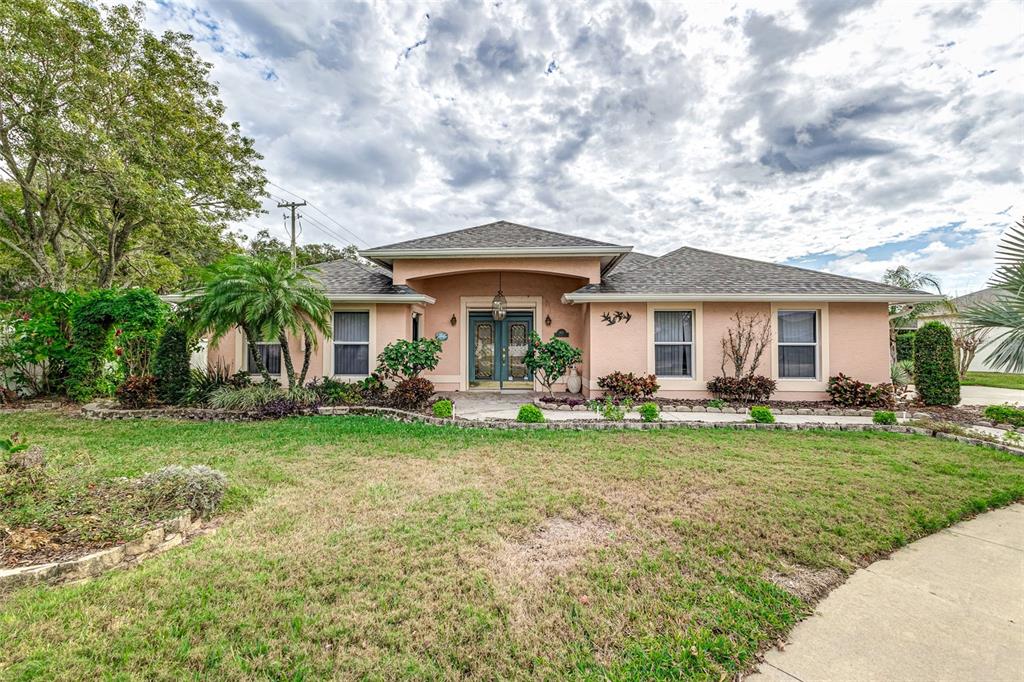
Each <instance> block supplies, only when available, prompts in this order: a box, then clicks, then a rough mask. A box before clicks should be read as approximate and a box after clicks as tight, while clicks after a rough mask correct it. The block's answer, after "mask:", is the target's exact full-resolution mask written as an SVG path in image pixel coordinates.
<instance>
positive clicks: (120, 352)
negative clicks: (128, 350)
mask: <svg viewBox="0 0 1024 682" xmlns="http://www.w3.org/2000/svg"><path fill="white" fill-rule="evenodd" d="M114 355H116V356H117V357H121V356H122V355H124V348H121V346H118V347H116V348H115V349H114Z"/></svg>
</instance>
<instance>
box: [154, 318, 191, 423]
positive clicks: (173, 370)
mask: <svg viewBox="0 0 1024 682" xmlns="http://www.w3.org/2000/svg"><path fill="white" fill-rule="evenodd" d="M190 356H191V352H190V350H189V346H188V334H186V333H185V331H184V330H183V329H182V328H181V327H180V326H178V325H176V324H171V325H168V326H167V328H166V329H165V330H164V334H163V336H161V337H160V345H158V346H157V348H156V358H154V360H153V376H155V377H156V394H157V397H158V398H160V400H162V401H163V402H165V403H168V404H171V405H180V404H181V402H182V401H183V400H184V398H185V392H186V391H188V383H189V377H190V374H189V359H190Z"/></svg>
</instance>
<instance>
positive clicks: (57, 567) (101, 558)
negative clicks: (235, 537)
mask: <svg viewBox="0 0 1024 682" xmlns="http://www.w3.org/2000/svg"><path fill="white" fill-rule="evenodd" d="M213 531H214V529H213V528H212V527H209V526H208V527H206V528H205V529H204V528H203V520H202V519H201V518H199V517H193V516H192V514H191V513H184V514H181V515H180V516H176V517H174V518H172V519H169V520H167V521H164V522H162V523H161V524H159V525H158V526H156V527H155V528H152V529H150V530H148V531H146V532H145V533H143V534H142V536H141V537H138V538H136V539H134V540H129V541H128V542H125V543H122V544H120V545H116V546H114V547H107V548H106V549H101V550H99V551H98V552H92V553H91V554H86V555H85V556H81V557H78V558H77V559H69V560H67V561H54V562H49V563H45V564H34V565H32V566H19V567H17V568H5V569H0V594H3V593H5V592H10V591H11V590H14V589H17V588H20V587H26V586H28V585H35V584H38V583H46V584H49V585H59V584H62V583H77V582H85V581H87V580H92V579H93V578H95V577H97V576H99V575H102V574H103V573H106V572H107V571H110V570H113V569H115V568H128V567H130V566H135V565H136V564H138V563H140V562H141V561H143V560H145V559H148V558H150V557H153V556H156V555H157V554H162V553H164V552H166V551H167V550H170V549H173V548H175V547H177V546H178V545H180V544H182V543H183V542H185V540H187V539H190V538H192V537H194V536H196V535H198V534H200V533H203V534H206V533H212V532H213Z"/></svg>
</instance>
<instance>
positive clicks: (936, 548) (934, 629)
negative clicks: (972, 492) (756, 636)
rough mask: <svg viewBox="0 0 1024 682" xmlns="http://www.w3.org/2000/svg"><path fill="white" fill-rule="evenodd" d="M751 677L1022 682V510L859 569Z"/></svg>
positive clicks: (764, 681)
mask: <svg viewBox="0 0 1024 682" xmlns="http://www.w3.org/2000/svg"><path fill="white" fill-rule="evenodd" d="M747 680H751V681H753V680H756V681H758V682H775V681H778V682H793V681H794V680H798V681H802V682H812V681H817V680H836V681H845V680H851V681H852V680H894V681H895V680H900V681H901V682H910V681H914V680H921V681H922V682H923V681H926V680H927V681H929V682H935V681H938V680H951V681H952V680H971V681H973V680H977V681H978V682H982V681H984V682H1020V680H1024V505H1021V504H1017V505H1013V506H1011V507H1007V508H1005V509H1000V510H997V511H993V512H989V513H987V514H983V515H981V516H979V517H977V518H975V519H972V520H970V521H966V522H963V523H959V524H957V525H955V526H953V527H951V528H949V529H947V530H944V531H940V532H938V533H935V534H934V535H930V536H928V537H926V538H923V539H921V540H918V541H917V542H914V543H912V544H910V545H908V546H907V547H905V548H903V549H901V550H899V551H898V552H896V553H894V554H893V555H892V556H891V557H890V558H889V559H885V560H882V561H876V562H875V563H873V564H871V565H870V566H868V567H867V568H865V569H862V570H860V571H857V572H856V573H854V574H853V575H852V576H851V577H850V579H849V580H848V581H846V583H844V584H843V585H841V586H840V587H838V588H836V590H835V591H833V592H832V593H831V594H829V595H828V596H827V597H826V598H825V599H823V600H822V601H821V602H820V603H819V604H818V606H817V608H816V609H815V614H814V615H813V616H811V617H810V618H808V619H807V620H805V621H804V622H802V623H800V624H799V625H797V627H796V628H794V630H793V632H792V633H791V634H790V637H789V641H788V643H787V644H786V646H785V648H784V649H782V650H779V649H772V650H771V651H769V652H768V653H767V654H766V655H765V661H764V663H762V664H761V666H760V668H759V670H758V672H757V673H755V674H753V675H751V676H750V677H748V678H747Z"/></svg>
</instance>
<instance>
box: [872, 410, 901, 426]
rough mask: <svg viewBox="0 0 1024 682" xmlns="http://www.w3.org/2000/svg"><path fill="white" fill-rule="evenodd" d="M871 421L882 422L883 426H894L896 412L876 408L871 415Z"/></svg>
mask: <svg viewBox="0 0 1024 682" xmlns="http://www.w3.org/2000/svg"><path fill="white" fill-rule="evenodd" d="M871 421H872V422H874V423H875V424H882V425H883V426H895V425H896V413H895V412H889V411H888V410H876V411H875V413H874V414H873V415H871Z"/></svg>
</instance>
